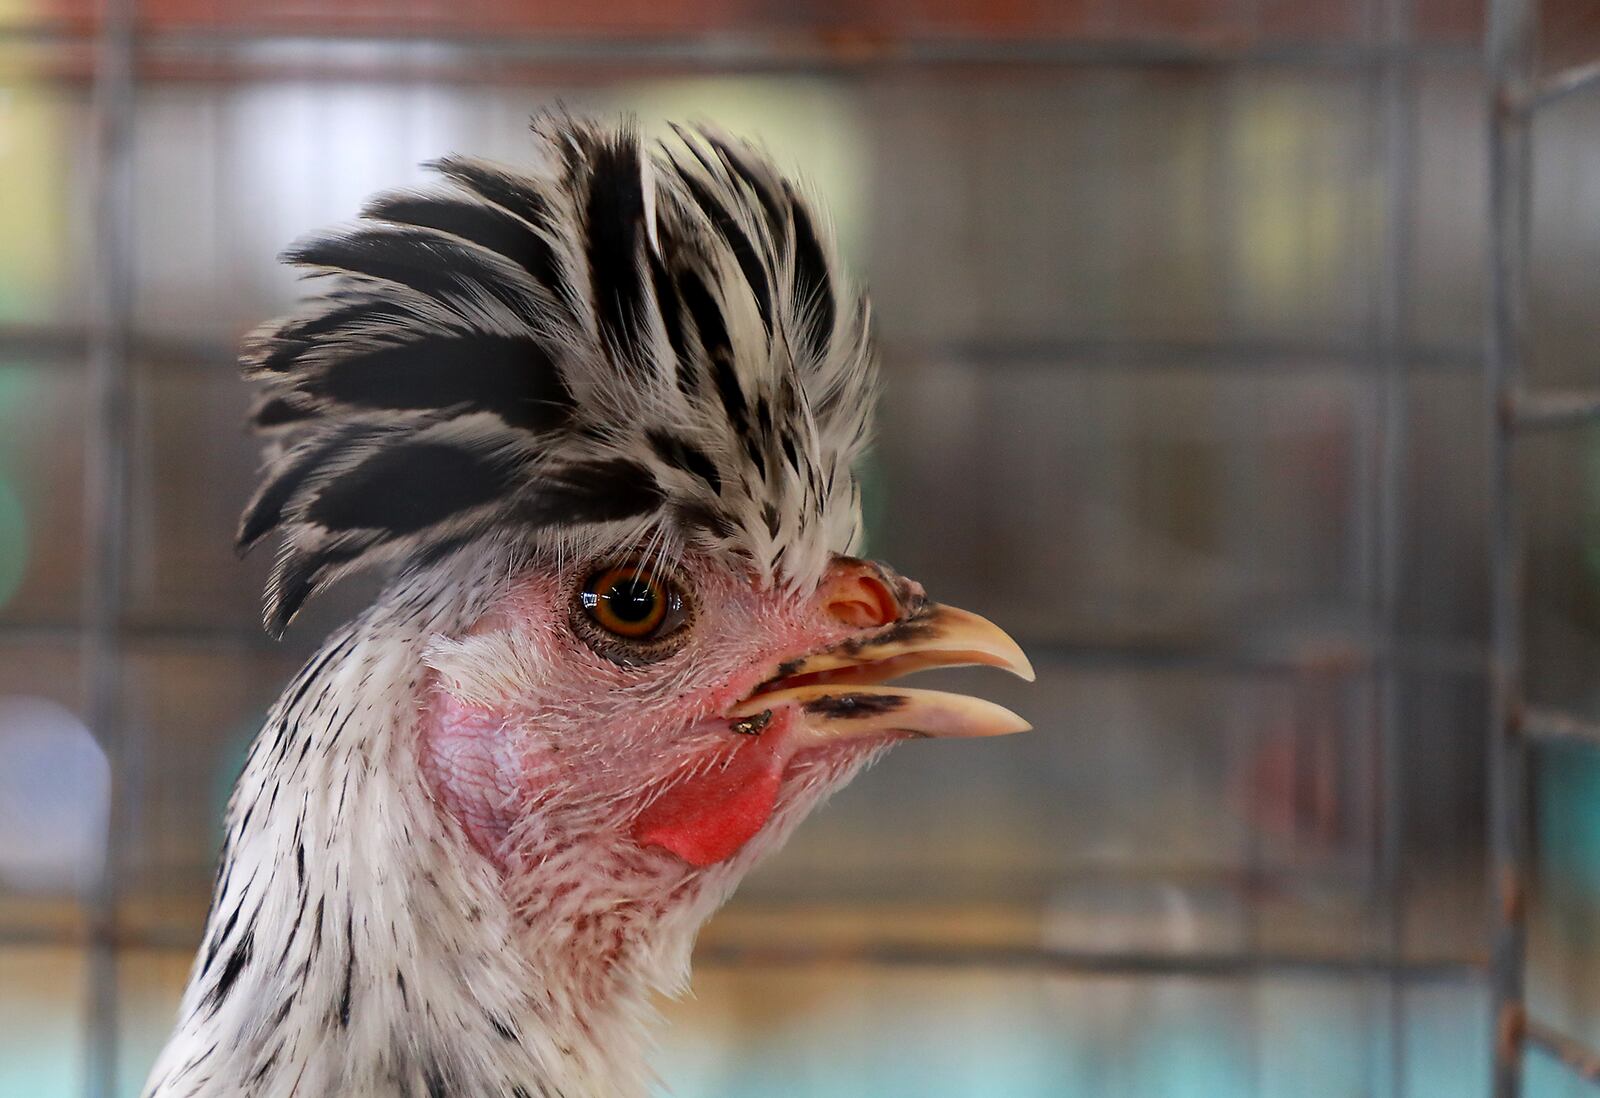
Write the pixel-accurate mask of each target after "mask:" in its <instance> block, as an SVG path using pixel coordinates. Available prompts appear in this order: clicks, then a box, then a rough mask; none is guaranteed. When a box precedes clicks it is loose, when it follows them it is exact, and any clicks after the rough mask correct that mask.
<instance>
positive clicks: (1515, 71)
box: [1485, 0, 1600, 1098]
mask: <svg viewBox="0 0 1600 1098" xmlns="http://www.w3.org/2000/svg"><path fill="white" fill-rule="evenodd" d="M1538 29H1539V28H1538V15H1537V10H1536V8H1535V3H1534V0H1491V3H1490V5H1489V25H1488V38H1487V42H1486V61H1487V65H1488V73H1489V80H1490V102H1489V173H1490V174H1489V204H1490V219H1491V220H1490V230H1489V231H1490V237H1489V251H1490V259H1489V262H1490V268H1489V275H1490V279H1489V303H1488V304H1489V324H1488V331H1487V333H1486V335H1487V344H1486V356H1485V365H1486V370H1485V375H1486V382H1487V385H1486V395H1487V415H1488V418H1489V429H1490V439H1491V455H1490V470H1491V473H1490V478H1491V480H1490V485H1489V503H1490V514H1491V517H1490V539H1491V540H1490V556H1489V562H1490V597H1491V610H1492V620H1491V626H1490V628H1491V640H1490V650H1491V705H1490V720H1489V727H1488V762H1489V802H1490V803H1489V862H1490V864H1489V882H1490V892H1491V895H1490V915H1491V920H1492V927H1491V942H1490V949H1491V956H1490V972H1489V993H1490V1007H1491V1014H1490V1017H1491V1019H1492V1023H1493V1027H1494V1030H1493V1035H1492V1039H1493V1042H1494V1043H1493V1049H1494V1078H1493V1095H1494V1098H1521V1095H1522V1094H1523V1059H1524V1053H1525V1051H1526V1050H1527V1049H1528V1048H1529V1047H1532V1048H1535V1049H1539V1050H1541V1051H1543V1052H1546V1053H1548V1054H1549V1055H1552V1056H1554V1057H1555V1058H1556V1059H1557V1060H1558V1061H1559V1062H1561V1063H1563V1064H1565V1065H1566V1066H1567V1067H1568V1068H1570V1069H1571V1070H1572V1071H1573V1072H1574V1074H1575V1075H1576V1076H1577V1077H1579V1078H1581V1079H1584V1080H1587V1081H1589V1082H1591V1083H1600V1055H1597V1054H1596V1053H1595V1052H1594V1051H1592V1050H1590V1049H1589V1048H1587V1047H1586V1046H1584V1045H1583V1044H1581V1043H1580V1042H1577V1041H1574V1040H1573V1039H1571V1038H1570V1037H1567V1036H1565V1035H1563V1034H1561V1033H1559V1032H1557V1031H1556V1030H1554V1029H1553V1028H1551V1027H1550V1026H1547V1025H1545V1024H1543V1023H1541V1022H1539V1021H1537V1020H1534V1019H1530V1018H1529V1016H1528V1010H1527V1002H1526V986H1525V984H1526V974H1525V966H1526V961H1527V939H1528V926H1527V917H1528V896H1529V893H1530V891H1531V876H1530V875H1531V871H1532V842H1533V835H1532V824H1531V822H1530V817H1531V814H1532V796H1533V790H1532V789H1531V787H1530V774H1529V767H1528V759H1529V755H1530V752H1531V749H1532V747H1533V746H1534V745H1535V744H1536V743H1539V742H1553V741H1567V742H1581V743H1586V744H1590V745H1592V746H1600V726H1597V725H1596V724H1595V722H1593V721H1590V720H1588V719H1586V718H1583V717H1580V716H1577V715H1574V714H1568V713H1561V712H1555V711H1548V710H1537V709H1530V708H1529V707H1528V705H1527V699H1526V694H1525V683H1524V669H1523V606H1522V603H1523V593H1524V578H1525V554H1524V546H1523V538H1522V518H1523V515H1522V506H1521V499H1520V494H1519V492H1518V488H1517V482H1516V468H1515V461H1516V451H1517V440H1518V436H1519V434H1521V433H1523V432H1526V431H1530V430H1543V429H1550V428H1560V427H1567V426H1572V425H1576V424H1588V423H1594V422H1596V421H1597V420H1600V392H1592V393H1539V394H1530V393H1528V392H1526V391H1525V389H1524V375H1525V370H1526V365H1527V356H1528V342H1527V339H1528V307H1529V288H1530V282H1531V277H1532V269H1533V254H1532V239H1531V224H1532V199H1533V187H1532V182H1533V142H1532V137H1533V132H1532V131H1533V125H1534V122H1535V118H1536V116H1537V114H1538V112H1539V111H1540V110H1541V109H1542V108H1544V107H1547V106H1549V105H1550V104H1552V103H1555V102H1557V101H1559V100H1561V99H1564V98H1565V97H1567V96H1569V95H1572V94H1574V93H1577V92H1579V91H1582V90H1584V89H1587V88H1590V87H1592V86H1594V85H1596V84H1597V83H1600V62H1596V63H1594V64H1587V65H1582V66H1579V67H1577V68H1573V69H1569V70H1566V71H1564V72H1558V73H1555V74H1554V75H1552V76H1546V77H1542V78H1541V76H1540V75H1539V72H1538V68H1537V37H1538Z"/></svg>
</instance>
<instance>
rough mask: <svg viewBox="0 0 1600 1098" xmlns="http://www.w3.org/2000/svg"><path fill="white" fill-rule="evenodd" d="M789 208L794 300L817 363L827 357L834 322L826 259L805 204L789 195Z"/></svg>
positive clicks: (806, 341) (808, 350)
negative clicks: (791, 222)
mask: <svg viewBox="0 0 1600 1098" xmlns="http://www.w3.org/2000/svg"><path fill="white" fill-rule="evenodd" d="M789 211H790V214H791V216H792V217H793V218H794V290H795V300H796V303H797V304H798V305H799V308H800V315H801V325H802V330H803V335H804V339H805V347H806V350H807V352H809V353H810V355H811V358H812V360H813V361H816V362H820V361H822V359H823V358H825V357H826V356H827V353H828V347H829V345H830V344H831V342H832V340H833V327H834V324H835V322H836V317H835V309H834V305H833V287H832V285H831V283H830V280H829V278H828V262H827V260H826V259H824V258H823V255H822V245H821V244H820V243H818V241H817V234H816V230H815V229H813V228H812V226H811V215H810V214H808V213H806V209H805V207H804V206H802V205H801V204H800V203H798V202H795V201H793V200H792V197H791V201H790V204H789Z"/></svg>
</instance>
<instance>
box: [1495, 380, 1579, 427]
mask: <svg viewBox="0 0 1600 1098" xmlns="http://www.w3.org/2000/svg"><path fill="white" fill-rule="evenodd" d="M1500 414H1501V415H1502V416H1505V417H1507V425H1508V426H1510V427H1514V428H1516V429H1517V430H1521V431H1537V430H1547V429H1549V428H1554V427H1571V426H1574V425H1577V424H1582V423H1588V422H1590V421H1595V420H1600V391H1582V390H1578V391H1571V392H1538V393H1514V394H1512V395H1511V396H1510V397H1509V398H1508V400H1507V403H1506V406H1505V407H1503V408H1502V409H1501V413H1500Z"/></svg>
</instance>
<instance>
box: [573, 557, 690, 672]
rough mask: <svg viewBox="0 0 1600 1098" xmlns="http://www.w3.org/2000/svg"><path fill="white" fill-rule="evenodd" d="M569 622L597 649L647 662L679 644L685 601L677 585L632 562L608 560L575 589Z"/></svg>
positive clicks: (621, 658)
mask: <svg viewBox="0 0 1600 1098" xmlns="http://www.w3.org/2000/svg"><path fill="white" fill-rule="evenodd" d="M576 603H577V604H576V606H575V607H574V614H573V627H574V631H575V632H576V633H577V634H578V636H579V637H581V638H582V639H583V641H584V642H585V643H586V644H588V645H589V647H590V648H593V649H594V650H595V651H596V652H598V653H599V654H600V655H602V656H605V657H606V658H607V659H610V660H613V661H615V662H617V663H649V662H651V661H653V660H657V659H661V658H662V657H664V656H668V655H671V654H672V653H673V652H675V651H677V649H678V648H679V647H681V646H682V638H680V637H679V636H678V634H680V633H682V632H683V627H684V625H685V624H687V622H688V619H689V616H690V614H689V605H688V602H687V600H686V599H685V598H684V596H683V592H682V591H680V590H679V589H678V587H677V585H675V584H673V583H672V582H671V581H670V580H668V579H666V578H665V577H663V576H660V575H657V574H656V573H654V572H652V571H650V570H649V569H648V568H645V567H643V566H642V565H640V564H637V563H634V562H624V563H620V564H612V565H608V566H606V567H604V568H601V569H599V570H597V571H595V572H594V573H592V574H591V575H590V576H589V578H588V579H587V580H585V581H584V583H583V586H582V587H580V588H579V589H578V596H577V600H576Z"/></svg>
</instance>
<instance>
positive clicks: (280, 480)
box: [235, 424, 374, 550]
mask: <svg viewBox="0 0 1600 1098" xmlns="http://www.w3.org/2000/svg"><path fill="white" fill-rule="evenodd" d="M373 433H374V429H373V428H371V427H368V426H364V425H361V424H355V425H353V426H346V427H343V428H340V429H338V430H335V431H333V432H332V433H330V434H328V435H326V436H323V437H321V438H318V439H313V440H311V441H310V442H308V443H306V444H305V445H303V446H302V447H301V448H300V449H298V450H296V451H295V452H294V453H292V454H291V455H290V457H289V459H288V465H287V467H286V468H284V469H282V470H281V471H280V472H278V473H277V474H275V475H274V476H272V477H269V478H268V479H267V480H266V481H265V482H264V483H263V484H262V485H261V487H260V488H258V489H257V490H256V495H255V498H253V499H252V500H251V501H250V504H249V505H248V506H247V507H246V508H245V511H244V517H243V519H242V520H241V521H240V523H239V533H238V536H237V537H236V539H235V543H236V544H237V545H238V547H239V549H241V550H245V549H249V548H250V547H251V546H252V545H254V544H255V543H256V542H258V541H260V540H261V538H262V537H264V536H265V535H266V534H268V533H270V532H272V531H273V530H274V529H276V528H277V527H278V526H279V525H280V524H281V523H282V522H283V515H284V510H285V508H287V507H288V506H289V503H290V501H291V500H292V499H293V498H294V497H295V495H296V494H297V493H298V492H299V491H300V490H301V489H302V488H304V487H305V484H306V481H307V479H308V478H309V477H311V476H312V475H313V474H315V473H319V472H321V471H322V469H323V468H324V467H325V466H326V465H327V463H328V460H329V459H330V458H332V457H333V456H334V455H335V454H337V453H340V452H341V451H343V450H345V449H346V448H347V447H350V446H353V445H355V444H357V443H359V442H362V441H364V440H366V439H367V438H369V437H370V436H371V435H372V434H373Z"/></svg>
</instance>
